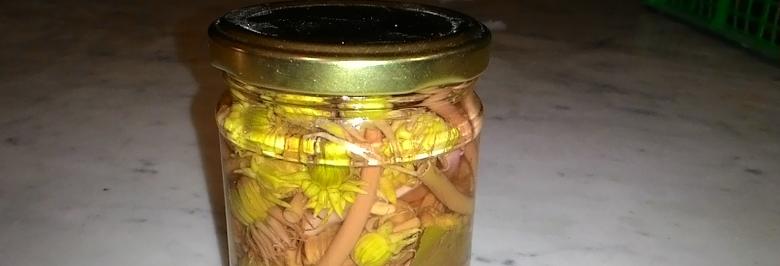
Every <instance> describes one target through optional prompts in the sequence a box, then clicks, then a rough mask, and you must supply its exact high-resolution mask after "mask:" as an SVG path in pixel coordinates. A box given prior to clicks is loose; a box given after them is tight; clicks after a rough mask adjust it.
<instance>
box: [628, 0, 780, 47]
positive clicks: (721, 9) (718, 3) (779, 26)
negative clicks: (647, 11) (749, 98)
mask: <svg viewBox="0 0 780 266" xmlns="http://www.w3.org/2000/svg"><path fill="white" fill-rule="evenodd" d="M643 1H644V3H645V4H646V5H648V6H651V7H653V8H655V9H657V10H659V11H661V12H663V13H667V14H669V15H672V16H675V17H678V18H680V19H683V20H685V21H688V22H690V23H692V24H695V25H697V26H700V27H704V28H706V29H709V30H710V31H713V32H715V33H717V34H719V35H721V36H723V37H725V38H727V39H730V40H733V41H736V42H738V43H740V44H741V45H742V46H745V47H747V48H748V49H752V50H754V51H756V52H758V53H760V54H763V55H765V56H767V57H769V58H772V59H777V60H780V0H643Z"/></svg>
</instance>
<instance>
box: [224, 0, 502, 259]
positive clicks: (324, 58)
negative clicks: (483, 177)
mask: <svg viewBox="0 0 780 266" xmlns="http://www.w3.org/2000/svg"><path fill="white" fill-rule="evenodd" d="M209 36H210V38H211V43H210V50H211V54H212V58H213V60H212V63H213V65H214V66H215V67H217V68H219V69H220V70H222V71H223V73H224V78H225V81H226V83H227V85H228V87H229V90H228V91H227V92H226V93H225V96H224V97H223V99H222V100H221V101H220V103H219V106H218V108H217V113H216V119H217V123H218V126H219V129H220V133H221V139H222V165H223V172H224V187H225V201H226V208H227V211H226V212H227V214H228V215H227V216H228V217H227V219H228V234H229V237H228V242H229V255H230V263H231V265H360V266H379V265H467V264H468V262H469V254H470V242H471V240H470V239H471V224H472V220H473V213H474V189H475V178H474V177H475V173H476V169H477V143H478V137H479V131H480V128H481V121H482V106H481V104H480V101H479V99H478V97H477V96H476V94H475V92H474V84H475V80H476V79H477V77H478V76H479V75H480V74H481V72H482V71H483V70H484V69H485V67H486V66H487V62H488V44H489V42H490V33H489V31H488V30H487V28H485V27H484V26H483V25H482V24H480V23H479V22H477V21H476V20H474V19H472V18H470V17H468V16H465V15H463V14H460V13H457V12H454V11H450V10H446V9H441V8H436V7H430V6H423V5H416V4H401V3H390V2H377V1H366V2H355V1H350V2H333V1H327V2H325V1H323V2H316V1H306V2H283V3H271V4H264V5H258V6H252V7H247V8H243V9H238V10H234V11H231V12H229V13H227V14H225V15H224V16H223V17H221V18H219V19H218V20H217V21H215V22H214V23H213V24H212V25H211V27H210V29H209Z"/></svg>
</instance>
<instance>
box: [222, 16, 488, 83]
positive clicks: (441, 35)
mask: <svg viewBox="0 0 780 266" xmlns="http://www.w3.org/2000/svg"><path fill="white" fill-rule="evenodd" d="M209 36H210V38H211V42H210V51H211V56H212V64H213V65H214V66H215V67H216V68H219V69H221V70H223V71H225V72H226V73H227V74H228V75H231V76H233V77H234V78H236V79H238V80H240V81H242V82H244V83H247V84H250V85H254V86H260V87H266V88H271V89H277V90H284V91H290V92H297V93H311V94H322V95H389V94H403V93H409V92H413V91H416V90H419V89H422V88H427V87H431V86H438V85H444V84H451V83H458V82H463V81H467V80H470V79H473V78H475V77H477V76H478V75H479V74H480V73H482V71H484V70H485V68H486V67H487V64H488V58H489V55H488V45H489V43H490V32H489V30H488V29H487V28H486V27H485V26H484V25H482V24H481V23H479V22H478V21H477V20H475V19H473V18H471V17H469V16H467V15H464V14H461V13H458V12H455V11H452V10H448V9H443V8H438V7H432V6H426V5H419V4H408V3H396V2H382V1H337V2H334V1H293V2H277V3H270V4H262V5H256V6H250V7H246V8H242V9H237V10H233V11H230V12H228V13H227V14H225V15H224V16H222V17H221V18H219V19H217V20H216V21H215V22H214V23H213V24H212V25H211V27H210V28H209Z"/></svg>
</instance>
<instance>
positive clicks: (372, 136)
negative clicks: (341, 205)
mask: <svg viewBox="0 0 780 266" xmlns="http://www.w3.org/2000/svg"><path fill="white" fill-rule="evenodd" d="M381 138H382V134H381V133H380V132H379V131H378V130H376V129H367V130H366V141H368V142H370V143H374V142H377V141H379V140H381ZM381 174H382V168H381V167H379V166H371V167H365V168H363V169H361V171H360V178H361V180H362V181H363V183H364V187H363V190H364V191H366V192H367V193H366V194H358V196H357V197H356V198H355V202H354V203H353V204H352V207H350V209H349V212H348V213H347V215H346V217H345V218H344V223H342V224H341V228H339V231H338V233H336V236H335V237H334V238H333V242H331V243H330V246H329V247H328V250H327V251H326V252H325V254H324V255H323V256H322V258H321V259H320V261H319V262H318V263H317V265H319V266H339V265H342V264H343V263H344V261H345V260H346V259H347V258H348V257H349V253H350V252H351V251H352V248H354V247H355V243H357V241H358V239H359V238H360V233H361V232H362V231H363V228H364V227H365V226H366V221H368V217H369V216H370V214H371V206H373V205H374V202H376V198H377V196H376V191H377V188H378V187H379V176H380V175H381Z"/></svg>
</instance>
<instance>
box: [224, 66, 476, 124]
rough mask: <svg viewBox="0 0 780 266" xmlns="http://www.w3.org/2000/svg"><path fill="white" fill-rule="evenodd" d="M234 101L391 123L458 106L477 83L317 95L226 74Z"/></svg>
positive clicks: (291, 112) (298, 112) (316, 115)
mask: <svg viewBox="0 0 780 266" xmlns="http://www.w3.org/2000/svg"><path fill="white" fill-rule="evenodd" d="M224 79H225V82H226V83H227V85H228V87H229V93H230V95H231V96H232V99H233V101H237V102H245V103H247V104H254V105H261V106H269V107H272V108H273V109H274V110H275V112H277V113H283V114H289V115H297V116H308V117H314V118H329V119H339V118H342V119H367V120H371V119H394V118H403V117H408V116H409V115H413V114H415V113H422V112H427V111H429V109H431V108H430V107H432V106H439V105H446V104H450V105H457V104H459V103H461V102H462V101H463V100H464V98H467V97H470V96H471V95H473V94H474V91H473V89H474V86H473V85H474V82H475V81H476V79H472V80H469V81H465V82H462V83H456V84H448V85H442V86H436V87H431V88H427V89H423V90H419V91H417V92H414V93H408V94H400V95H373V96H351V95H316V94H307V93H295V92H287V91H282V90H275V89H270V88H263V87H258V86H254V85H250V84H247V83H244V82H242V81H241V80H239V79H237V78H235V77H234V76H231V75H228V74H225V75H224Z"/></svg>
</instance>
